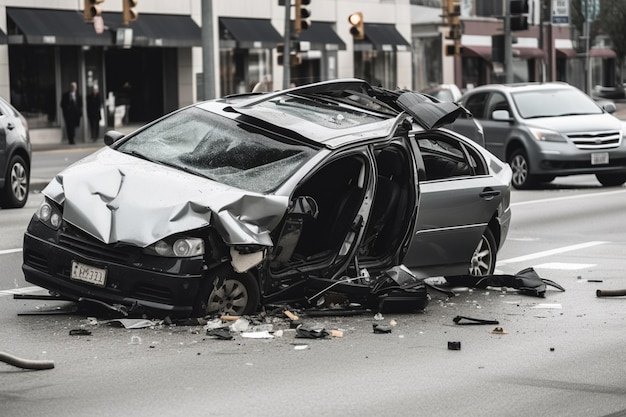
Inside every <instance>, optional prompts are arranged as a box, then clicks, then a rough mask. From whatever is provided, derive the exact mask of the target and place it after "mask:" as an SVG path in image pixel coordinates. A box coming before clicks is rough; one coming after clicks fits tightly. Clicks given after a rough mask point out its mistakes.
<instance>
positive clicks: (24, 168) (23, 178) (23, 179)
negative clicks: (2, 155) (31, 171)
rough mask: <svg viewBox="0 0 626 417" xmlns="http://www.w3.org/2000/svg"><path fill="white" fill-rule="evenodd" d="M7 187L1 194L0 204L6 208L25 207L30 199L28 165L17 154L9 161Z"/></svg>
mask: <svg viewBox="0 0 626 417" xmlns="http://www.w3.org/2000/svg"><path fill="white" fill-rule="evenodd" d="M4 184H5V187H4V190H2V193H1V194H0V206H2V207H4V208H20V207H24V205H25V204H26V200H28V184H29V175H28V165H26V162H24V158H22V157H21V156H19V155H15V156H14V157H13V158H11V161H10V162H9V169H8V171H7V176H6V178H5V183H4Z"/></svg>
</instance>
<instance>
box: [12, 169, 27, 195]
mask: <svg viewBox="0 0 626 417" xmlns="http://www.w3.org/2000/svg"><path fill="white" fill-rule="evenodd" d="M10 181H11V189H12V190H13V195H14V196H15V198H16V199H17V200H19V201H22V200H24V198H26V193H27V190H28V178H26V168H24V166H23V165H22V164H15V165H13V167H12V169H11V179H10Z"/></svg>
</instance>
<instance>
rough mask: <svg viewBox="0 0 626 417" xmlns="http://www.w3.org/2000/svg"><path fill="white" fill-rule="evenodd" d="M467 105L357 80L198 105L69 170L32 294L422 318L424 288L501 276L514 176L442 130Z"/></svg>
mask: <svg viewBox="0 0 626 417" xmlns="http://www.w3.org/2000/svg"><path fill="white" fill-rule="evenodd" d="M461 114H463V115H467V112H466V110H465V109H464V108H462V107H461V106H459V105H457V104H454V103H443V102H438V101H437V100H436V99H432V98H429V97H426V96H423V95H421V94H418V93H414V92H409V91H401V90H398V91H391V90H386V89H383V88H378V87H372V86H370V85H369V84H367V83H365V82H363V81H361V80H356V79H349V80H337V81H329V82H322V83H316V84H310V85H307V86H303V87H296V88H293V89H289V90H284V91H278V92H274V93H265V94H261V95H240V96H232V97H226V98H222V99H217V100H211V101H207V102H203V103H198V104H195V105H191V106H188V107H185V108H183V109H180V110H178V111H175V112H173V113H171V114H169V115H166V116H164V117H162V118H160V119H158V120H156V121H154V122H152V123H150V124H148V125H147V126H145V127H143V128H141V129H139V130H137V131H136V132H133V133H131V134H129V135H127V136H123V135H122V134H120V133H116V132H110V133H108V134H107V138H106V141H107V144H108V145H109V146H108V147H105V148H103V149H101V150H99V151H97V152H95V153H94V154H92V155H90V156H88V157H87V158H85V159H83V160H81V161H79V162H77V163H76V164H74V165H72V166H70V167H69V168H67V169H65V170H64V171H62V172H61V173H60V174H58V175H57V176H56V177H55V178H54V180H53V181H52V182H51V183H50V184H49V185H48V186H47V187H46V188H45V189H44V190H43V194H44V195H45V200H44V201H43V203H42V205H41V206H40V207H39V209H38V210H37V212H36V213H35V215H34V216H33V218H32V220H31V222H30V224H29V226H28V230H27V231H26V233H25V236H24V263H23V271H24V274H25V278H26V280H27V281H28V282H30V283H33V284H36V285H39V286H41V287H43V288H46V289H48V290H50V291H51V293H53V294H55V295H58V296H59V297H61V298H63V299H68V300H74V301H93V302H95V303H100V304H105V305H108V306H123V307H124V308H125V309H127V310H128V312H129V313H133V312H136V313H147V314H152V315H155V316H170V317H186V316H195V317H198V316H203V315H206V314H209V313H213V312H219V313H228V314H235V315H240V314H249V313H253V312H255V311H257V310H258V309H259V308H260V307H261V306H267V305H276V304H287V303H288V304H290V305H295V306H302V307H311V306H323V305H330V303H351V304H354V303H357V304H358V305H361V306H363V307H364V308H377V309H383V308H386V309H388V310H389V309H401V310H416V309H423V308H424V306H425V304H426V291H425V288H424V285H423V279H422V278H423V277H426V276H433V275H445V276H449V277H452V278H453V277H465V276H468V275H470V276H472V275H473V276H483V275H487V274H490V273H492V272H493V269H494V266H495V262H496V254H497V251H498V249H499V247H501V245H502V244H503V243H504V240H505V238H506V234H507V231H508V225H509V221H510V209H509V195H510V183H511V170H510V168H509V167H508V166H507V165H506V164H503V163H502V162H500V161H499V160H498V159H497V158H495V157H494V156H493V155H491V154H490V153H489V152H487V151H486V150H485V149H483V148H482V147H480V146H478V145H477V144H476V143H474V142H473V141H471V140H469V139H467V138H465V137H462V136H460V135H458V134H456V133H454V132H452V131H450V130H448V129H445V128H442V127H441V126H444V125H445V124H448V123H450V122H451V121H453V120H454V119H455V118H456V117H457V116H459V115H461Z"/></svg>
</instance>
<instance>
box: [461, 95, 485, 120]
mask: <svg viewBox="0 0 626 417" xmlns="http://www.w3.org/2000/svg"><path fill="white" fill-rule="evenodd" d="M488 97H489V93H488V92H485V93H476V94H472V95H471V96H469V97H468V98H467V100H466V101H465V104H464V105H465V108H466V109H467V110H469V111H470V112H471V113H472V115H474V117H475V118H477V119H484V118H485V106H486V104H487V98H488Z"/></svg>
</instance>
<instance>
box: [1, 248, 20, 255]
mask: <svg viewBox="0 0 626 417" xmlns="http://www.w3.org/2000/svg"><path fill="white" fill-rule="evenodd" d="M21 251H22V248H18V249H4V250H0V255H8V254H10V253H17V252H21Z"/></svg>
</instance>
